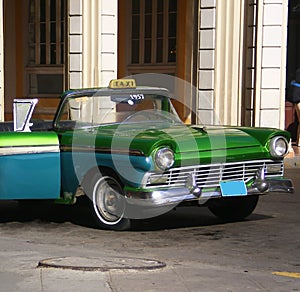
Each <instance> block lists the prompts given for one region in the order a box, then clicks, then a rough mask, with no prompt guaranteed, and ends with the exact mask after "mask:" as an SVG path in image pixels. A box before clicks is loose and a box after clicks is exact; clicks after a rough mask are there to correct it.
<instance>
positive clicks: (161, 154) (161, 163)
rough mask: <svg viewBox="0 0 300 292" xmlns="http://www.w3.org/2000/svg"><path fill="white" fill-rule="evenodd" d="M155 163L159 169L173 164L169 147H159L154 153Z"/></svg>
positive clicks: (172, 154)
mask: <svg viewBox="0 0 300 292" xmlns="http://www.w3.org/2000/svg"><path fill="white" fill-rule="evenodd" d="M154 159H155V164H156V166H157V167H158V168H159V169H161V170H166V169H168V168H170V167H172V165H173V164H174V152H173V151H172V150H171V149H170V148H161V149H159V150H158V151H157V152H156V153H155V157H154Z"/></svg>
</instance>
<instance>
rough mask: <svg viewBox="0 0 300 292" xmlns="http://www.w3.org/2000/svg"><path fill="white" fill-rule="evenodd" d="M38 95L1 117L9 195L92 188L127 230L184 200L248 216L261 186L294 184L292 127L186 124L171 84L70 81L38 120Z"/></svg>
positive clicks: (2, 186)
mask: <svg viewBox="0 0 300 292" xmlns="http://www.w3.org/2000/svg"><path fill="white" fill-rule="evenodd" d="M36 103H37V100H36V99H32V100H31V99H23V100H15V102H14V123H8V122H4V123H1V124H0V129H1V132H0V143H1V145H0V146H1V147H0V159H1V162H0V163H1V168H0V199H2V200H12V199H14V200H23V201H24V200H31V201H32V200H34V199H36V200H41V199H42V200H46V199H47V200H49V199H50V200H53V201H54V202H55V203H65V204H66V203H67V204H74V203H75V202H76V199H77V198H78V197H79V196H83V195H85V196H86V197H87V198H88V199H89V202H90V207H91V212H92V213H93V216H94V218H95V222H96V223H97V224H98V225H99V226H100V227H104V228H110V229H115V230H124V229H128V228H130V226H131V222H132V220H134V219H143V218H149V217H154V216H158V215H160V214H163V213H164V212H167V211H169V210H171V209H173V208H174V207H176V206H177V205H184V204H186V205H199V206H207V207H208V208H209V209H210V210H211V211H212V213H213V214H215V215H216V216H218V217H220V218H222V219H224V220H240V219H243V218H245V217H247V216H249V215H250V214H251V213H252V212H253V210H254V209H255V207H256V205H257V202H258V197H259V195H262V194H267V193H271V192H287V193H291V192H293V185H292V182H291V181H290V180H289V179H286V178H284V177H283V173H284V164H283V158H284V156H285V155H286V154H287V152H288V141H289V138H290V137H289V133H288V132H286V131H282V130H279V129H269V128H247V127H204V126H199V125H186V124H184V123H183V122H181V120H180V119H179V117H178V115H177V113H176V111H175V110H174V107H173V105H172V102H171V97H170V94H169V92H168V90H166V89H163V88H154V87H140V86H136V85H135V81H134V80H131V79H123V80H112V81H111V83H110V85H109V87H106V88H97V89H82V90H70V91H67V92H65V93H63V94H62V96H61V101H60V104H59V107H58V109H57V113H56V115H55V118H54V120H53V122H52V121H51V122H47V121H38V120H36V121H35V120H32V119H31V115H32V112H33V110H34V107H35V105H36Z"/></svg>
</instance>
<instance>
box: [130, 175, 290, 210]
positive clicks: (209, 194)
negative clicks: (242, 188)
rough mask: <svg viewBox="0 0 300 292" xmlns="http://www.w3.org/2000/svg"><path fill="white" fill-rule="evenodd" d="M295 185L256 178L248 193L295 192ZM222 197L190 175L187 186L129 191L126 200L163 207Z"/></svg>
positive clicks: (282, 181) (278, 179) (203, 202)
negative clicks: (196, 181) (199, 184)
mask: <svg viewBox="0 0 300 292" xmlns="http://www.w3.org/2000/svg"><path fill="white" fill-rule="evenodd" d="M293 191H294V187H293V183H292V181H291V180H290V179H286V178H277V179H274V178H264V179H256V180H255V181H254V182H253V183H252V184H251V186H250V187H247V195H263V194H268V193H272V192H283V193H293ZM214 198H222V194H221V190H220V189H219V188H217V189H215V190H213V191H206V190H205V189H201V188H200V187H198V186H197V185H196V183H195V181H194V179H193V177H190V178H189V179H188V180H187V182H186V186H185V187H181V188H169V189H162V190H153V191H150V192H127V194H126V201H127V203H128V204H130V205H134V206H141V207H162V206H169V205H174V206H176V205H178V204H180V203H182V202H187V201H198V203H199V204H200V205H203V204H205V203H206V202H207V200H209V199H214Z"/></svg>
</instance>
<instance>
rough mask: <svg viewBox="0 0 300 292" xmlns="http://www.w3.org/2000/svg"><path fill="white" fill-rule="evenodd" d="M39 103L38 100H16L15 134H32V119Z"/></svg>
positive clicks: (14, 107)
mask: <svg viewBox="0 0 300 292" xmlns="http://www.w3.org/2000/svg"><path fill="white" fill-rule="evenodd" d="M37 103H38V99H37V98H34V99H14V103H13V110H14V131H15V132H31V131H30V127H31V126H32V123H30V119H31V116H32V113H33V110H34V108H35V106H36V104H37Z"/></svg>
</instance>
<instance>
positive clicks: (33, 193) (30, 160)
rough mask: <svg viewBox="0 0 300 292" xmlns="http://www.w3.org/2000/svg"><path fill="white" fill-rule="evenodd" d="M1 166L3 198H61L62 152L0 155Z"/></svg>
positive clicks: (0, 180)
mask: <svg viewBox="0 0 300 292" xmlns="http://www.w3.org/2000/svg"><path fill="white" fill-rule="evenodd" d="M0 166H1V167H0V199H2V200H11V199H56V198H59V196H60V154H59V152H53V153H36V154H20V155H5V156H0Z"/></svg>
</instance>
